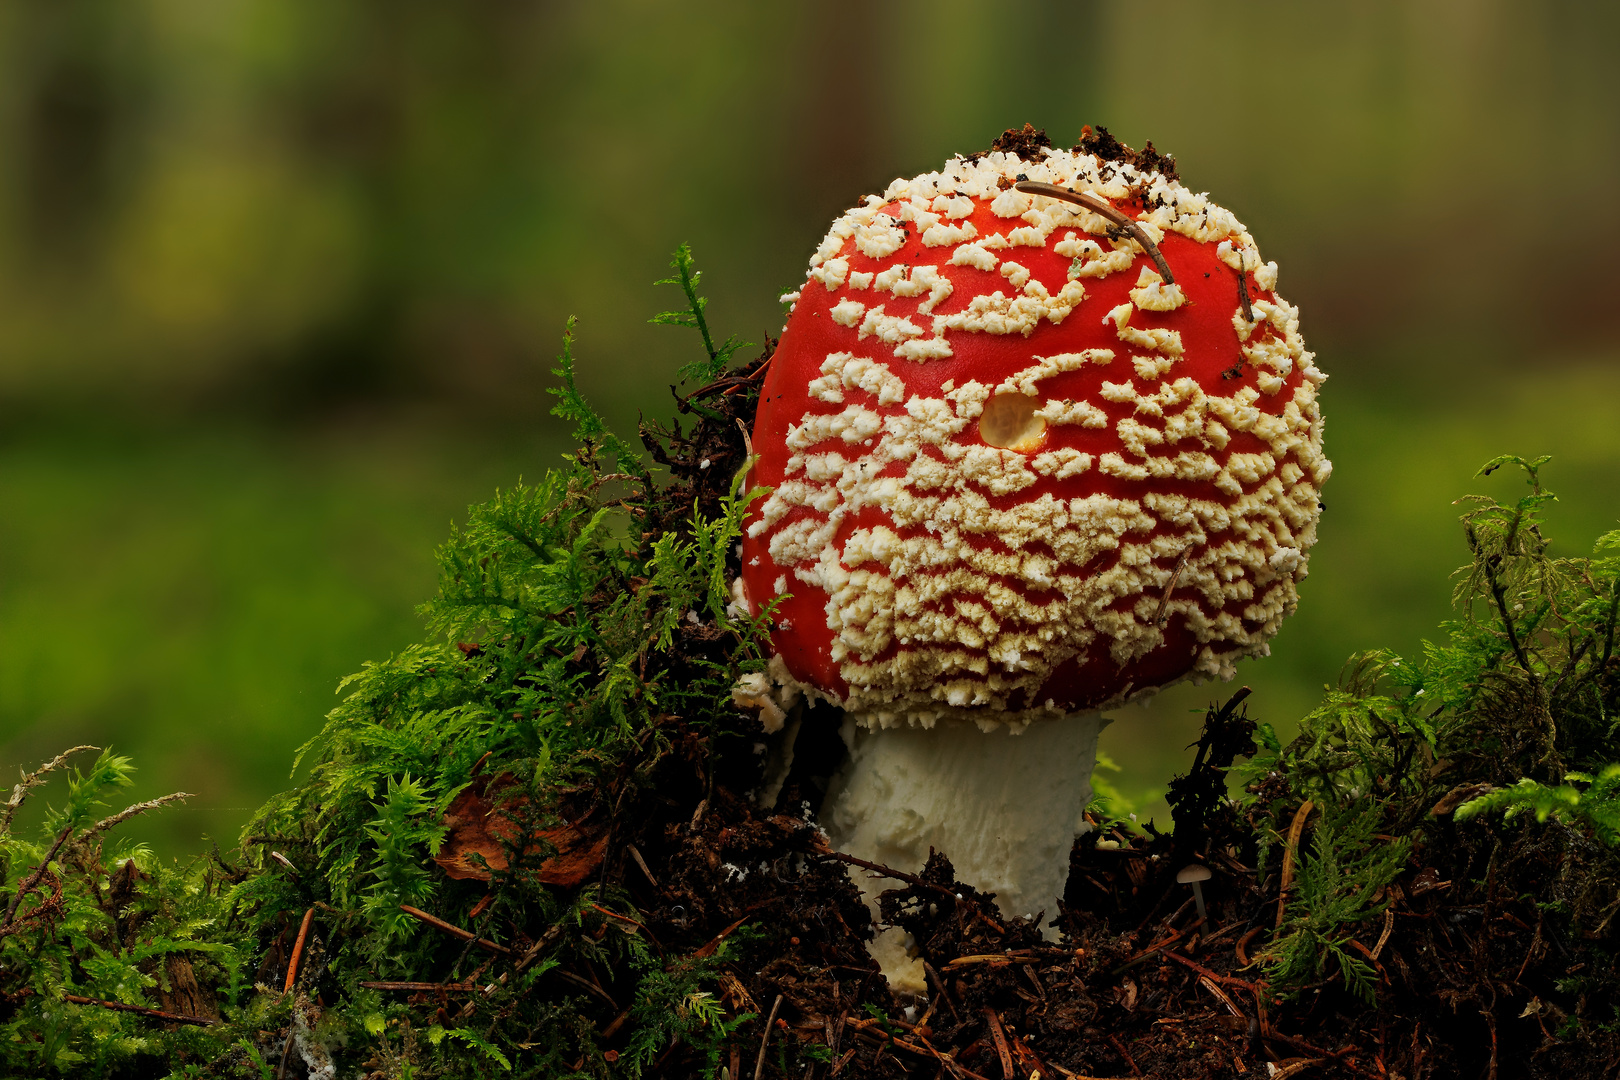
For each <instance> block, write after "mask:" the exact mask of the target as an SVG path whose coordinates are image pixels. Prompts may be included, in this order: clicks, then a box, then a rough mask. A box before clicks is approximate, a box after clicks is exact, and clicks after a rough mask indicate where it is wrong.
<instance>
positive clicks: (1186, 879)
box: [1176, 863, 1210, 922]
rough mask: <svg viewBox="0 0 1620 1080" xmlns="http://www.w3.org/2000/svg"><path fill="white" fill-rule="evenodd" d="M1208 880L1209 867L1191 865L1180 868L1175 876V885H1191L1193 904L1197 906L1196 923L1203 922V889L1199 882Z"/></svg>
mask: <svg viewBox="0 0 1620 1080" xmlns="http://www.w3.org/2000/svg"><path fill="white" fill-rule="evenodd" d="M1209 879H1210V872H1209V867H1207V866H1199V865H1198V864H1197V863H1191V864H1189V865H1188V866H1185V867H1183V868H1182V870H1181V872H1180V873H1178V874H1177V875H1176V884H1178V885H1191V886H1192V890H1193V903H1195V904H1197V905H1198V921H1199V922H1203V921H1204V914H1205V913H1204V887H1203V885H1202V884H1200V883H1201V882H1205V881H1208V880H1209Z"/></svg>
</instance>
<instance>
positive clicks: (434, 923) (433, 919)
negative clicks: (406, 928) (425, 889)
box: [399, 904, 512, 956]
mask: <svg viewBox="0 0 1620 1080" xmlns="http://www.w3.org/2000/svg"><path fill="white" fill-rule="evenodd" d="M399 910H401V911H403V912H404V913H405V914H407V915H409V916H410V917H411V918H413V919H415V920H417V921H418V922H423V923H426V924H427V925H429V926H431V927H433V929H435V930H439V931H442V932H444V933H446V934H449V935H450V936H451V937H453V938H459V939H460V940H462V941H468V942H471V943H472V944H474V945H476V946H478V947H479V948H480V949H485V950H488V951H489V952H494V953H500V954H502V955H503V956H511V955H512V950H511V949H508V948H507V947H506V946H505V945H497V944H496V943H495V942H493V941H488V940H486V939H484V938H481V937H479V936H478V935H477V934H472V933H468V932H467V931H466V930H463V929H462V928H461V927H459V926H456V925H454V924H453V923H447V922H445V921H444V920H443V919H441V918H438V917H437V916H434V915H429V914H428V913H427V912H425V911H423V910H422V909H421V908H414V907H411V905H409V904H401V905H399Z"/></svg>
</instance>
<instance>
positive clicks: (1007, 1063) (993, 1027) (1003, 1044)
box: [984, 1008, 1017, 1080]
mask: <svg viewBox="0 0 1620 1080" xmlns="http://www.w3.org/2000/svg"><path fill="white" fill-rule="evenodd" d="M984 1022H985V1023H986V1024H988V1025H989V1026H990V1038H992V1039H994V1040H995V1044H996V1053H997V1054H998V1055H1000V1057H1001V1073H1002V1075H1003V1076H1004V1077H1005V1078H1006V1080H1013V1078H1014V1077H1015V1076H1016V1075H1017V1072H1016V1071H1015V1070H1014V1069H1013V1059H1012V1051H1011V1050H1009V1049H1007V1035H1006V1033H1005V1032H1003V1031H1002V1030H1001V1017H999V1016H997V1015H996V1010H994V1009H989V1008H987V1009H985V1010H984Z"/></svg>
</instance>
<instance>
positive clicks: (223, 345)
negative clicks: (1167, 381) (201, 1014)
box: [0, 0, 1620, 854]
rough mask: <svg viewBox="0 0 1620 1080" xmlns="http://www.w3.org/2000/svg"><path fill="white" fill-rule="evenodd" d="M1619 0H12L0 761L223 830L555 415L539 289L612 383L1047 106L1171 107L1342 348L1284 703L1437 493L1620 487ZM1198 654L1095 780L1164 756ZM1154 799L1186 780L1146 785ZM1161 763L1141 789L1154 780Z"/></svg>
mask: <svg viewBox="0 0 1620 1080" xmlns="http://www.w3.org/2000/svg"><path fill="white" fill-rule="evenodd" d="M1617 31H1620V8H1617V7H1616V6H1615V5H1612V4H1600V3H1573V2H1555V0H1545V2H1541V3H1524V2H1519V3H1509V2H1507V0H1370V2H1367V3H1362V4H1355V5H1318V4H1312V5H1303V4H1297V3H1292V2H1281V0H1279V2H1271V3H1238V4H1222V5H1193V4H1176V3H1169V4H1151V5H1148V4H1124V3H1118V4H1113V3H1107V4H1092V3H1075V2H1069V3H1058V2H1034V0H1021V2H1003V3H1000V4H994V5H986V4H982V3H965V2H959V0H936V2H933V3H898V2H896V3H871V4H856V3H852V2H846V0H836V2H828V0H823V2H819V3H814V4H799V5H787V4H759V3H746V2H742V0H733V2H715V3H684V4H675V3H669V2H654V0H641V2H633V0H596V2H594V3H577V2H575V3H521V2H517V0H499V2H498V0H468V2H465V3H460V4H442V3H430V2H427V0H386V2H385V0H51V2H48V3H47V2H24V0H0V770H3V771H4V774H5V775H11V774H12V770H13V769H14V768H15V767H16V766H17V765H20V764H32V763H36V762H38V761H39V760H40V759H41V758H43V757H45V756H48V755H49V754H51V753H54V752H55V751H56V750H58V749H60V748H62V747H64V746H66V745H69V744H72V743H75V742H91V743H97V744H103V745H105V744H107V743H111V744H112V745H113V746H114V747H116V748H117V749H119V750H120V751H122V752H125V753H130V754H133V755H135V757H136V759H137V761H138V763H139V764H140V765H141V768H142V771H141V773H140V778H141V779H140V785H139V788H138V790H137V791H134V792H132V793H131V795H132V797H148V796H151V795H155V794H159V793H161V792H163V791H169V790H173V789H175V788H183V789H185V790H188V791H192V792H196V793H198V796H199V797H198V798H197V799H195V800H193V802H192V804H191V805H190V806H189V807H187V808H185V809H182V810H171V811H167V812H166V813H165V814H164V815H163V816H161V817H159V818H156V819H154V820H152V821H150V822H145V823H142V824H141V825H140V826H139V827H138V828H137V829H136V830H135V831H136V833H137V834H138V835H141V836H144V837H146V838H148V839H150V840H152V841H153V842H155V843H157V844H159V845H160V847H161V848H162V849H163V850H166V851H171V852H174V853H176V854H179V853H184V852H189V851H192V850H195V849H196V848H197V845H198V839H197V838H198V836H199V835H200V834H203V833H208V834H211V835H214V836H216V837H219V838H220V839H221V840H223V841H231V840H233V839H234V836H235V831H236V829H237V827H238V826H239V824H240V823H241V822H242V821H243V820H244V818H245V817H246V814H247V810H248V808H249V807H252V806H254V805H256V804H257V803H258V802H259V801H260V800H261V799H262V798H264V797H265V796H266V795H268V794H269V793H271V792H273V791H275V790H277V789H278V788H280V787H281V786H283V785H285V783H286V781H287V770H288V768H289V766H290V763H291V758H292V753H293V750H294V748H295V747H296V746H297V745H298V744H299V743H301V742H302V741H303V740H304V739H306V738H307V737H308V736H309V735H310V734H312V733H313V732H314V731H315V730H316V729H317V727H318V726H319V724H320V722H321V717H322V715H323V714H324V713H325V712H326V710H328V709H329V708H330V707H331V706H332V705H333V703H334V698H333V696H332V691H333V689H334V687H335V686H336V684H337V681H338V679H339V678H340V677H341V676H343V675H344V674H346V673H348V672H350V671H353V670H354V669H356V668H357V667H358V665H359V664H360V663H361V662H362V661H364V660H366V659H368V658H376V657H382V656H385V655H387V654H388V653H390V652H392V651H394V650H396V649H398V648H400V647H401V646H403V645H405V644H407V643H408V642H410V641H411V640H413V639H415V638H416V637H418V636H419V635H420V626H419V624H418V622H417V619H416V617H415V615H414V614H413V607H414V606H415V605H416V604H417V603H418V602H420V601H421V600H423V599H425V598H426V597H427V596H428V595H429V594H430V592H431V591H432V589H433V587H434V583H435V573H434V568H433V563H432V559H431V551H432V548H433V546H434V545H435V544H436V543H437V542H438V541H439V540H440V539H442V538H443V537H444V535H445V534H446V531H447V528H448V525H449V523H450V521H451V520H452V519H453V518H455V517H456V516H457V515H458V514H459V513H460V512H461V511H462V510H463V509H464V508H465V506H466V505H467V504H469V503H472V502H475V501H480V500H482V499H484V498H485V497H487V495H488V494H489V493H490V492H491V490H492V489H493V488H494V487H495V486H496V485H497V484H506V483H510V482H511V481H513V480H514V479H516V478H517V477H518V476H519V475H521V474H527V475H529V476H531V477H532V476H534V475H536V474H538V473H539V472H541V471H542V470H544V469H545V468H546V467H548V465H549V464H550V463H551V462H552V461H554V460H555V456H556V454H557V453H558V452H559V451H560V450H562V449H564V448H565V443H564V441H563V433H562V432H560V431H559V430H558V429H557V427H556V425H555V423H554V422H553V421H552V420H551V419H550V418H549V417H547V416H546V415H545V409H546V406H547V400H548V399H546V398H545V396H544V392H543V391H544V388H545V386H546V385H547V384H548V382H549V376H548V374H547V369H548V367H549V366H550V362H551V358H552V356H553V354H554V353H555V351H556V346H557V340H558V337H559V334H560V331H561V328H562V323H563V320H564V318H565V317H566V316H567V315H568V314H570V313H575V314H578V315H579V316H580V317H581V323H580V331H579V332H580V346H579V356H580V363H581V373H580V381H581V383H582V384H583V385H584V387H585V389H586V390H587V392H588V393H589V394H590V395H591V396H592V397H593V398H594V399H595V401H596V402H597V403H598V404H599V406H600V407H601V408H602V410H603V411H604V412H605V413H606V414H607V415H608V416H609V417H610V419H611V420H612V421H613V422H614V424H615V426H616V427H618V428H619V429H620V430H621V431H624V432H626V433H628V432H630V431H632V430H633V425H634V422H635V418H636V415H637V413H638V411H644V412H646V413H648V414H651V415H659V414H662V413H663V412H665V411H666V402H667V400H668V397H667V394H668V391H667V390H666V388H665V387H666V384H667V383H668V381H669V380H670V378H671V372H672V370H673V367H674V365H675V364H676V363H678V362H680V361H683V360H685V359H689V358H690V347H691V343H690V342H689V341H687V340H685V338H684V337H683V336H682V335H681V333H680V332H678V331H671V330H667V329H661V328H656V327H651V326H649V325H648V324H647V318H648V317H649V316H650V315H651V313H652V312H653V311H655V310H658V309H660V307H662V306H666V305H667V304H668V303H669V302H670V300H669V298H668V297H665V296H660V295H658V291H657V290H655V289H654V288H653V287H652V285H651V282H652V281H653V279H654V278H655V277H658V276H661V273H662V271H663V269H664V264H665V261H666V260H667V258H668V253H669V251H670V250H671V249H672V248H673V247H674V246H675V245H676V244H677V243H679V242H680V241H682V240H688V241H690V242H691V243H692V244H693V246H694V248H695V249H696V252H697V255H698V258H699V261H700V265H702V266H703V267H704V268H705V269H706V270H707V276H706V278H705V286H706V288H707V291H708V292H709V293H710V295H711V296H712V297H713V302H712V304H711V306H710V308H709V312H710V315H711V318H712V320H713V321H714V322H715V323H716V324H718V325H719V326H720V327H721V328H722V330H723V332H730V331H737V332H739V333H742V334H744V335H745V336H747V337H749V338H750V339H751V340H755V341H758V340H760V339H761V337H762V335H764V334H767V333H771V332H774V331H775V329H776V328H777V327H778V326H779V325H780V314H779V310H780V309H779V307H778V305H777V303H776V299H775V298H776V295H777V294H778V293H779V292H781V291H783V289H784V288H785V287H788V286H790V285H791V284H792V283H794V282H796V281H798V280H799V279H800V278H801V277H802V274H803V271H804V266H805V260H806V258H807V257H808V255H809V253H810V251H811V250H812V248H813V247H814V244H815V242H816V241H817V240H818V239H819V238H820V236H821V235H822V233H823V231H824V229H825V227H826V224H827V222H828V221H829V220H830V219H831V217H832V216H833V215H834V214H835V213H836V212H838V211H839V210H840V209H842V208H843V207H844V206H846V205H847V204H849V203H851V202H853V201H854V200H855V198H856V197H857V196H859V195H861V194H863V193H865V192H868V191H872V190H880V189H881V188H882V187H883V185H884V184H885V183H886V182H887V181H888V180H889V179H891V178H893V177H895V176H899V175H912V174H914V173H916V172H919V171H922V170H924V169H928V168H934V167H937V166H939V164H940V163H941V162H942V161H943V160H944V159H945V157H946V156H947V155H949V154H950V153H951V152H953V151H967V150H974V149H982V148H984V147H985V146H987V145H988V143H989V141H990V140H991V139H992V138H994V136H995V135H996V134H997V133H998V132H999V131H1000V130H1001V129H1002V128H1004V127H1008V126H1013V125H1018V124H1022V123H1023V122H1024V121H1030V122H1033V123H1034V124H1036V125H1037V126H1040V127H1044V128H1046V129H1047V130H1048V131H1049V132H1050V133H1051V134H1052V136H1053V138H1054V139H1055V140H1056V141H1058V142H1060V143H1064V144H1067V143H1068V142H1071V141H1072V140H1074V139H1075V137H1076V136H1077V135H1078V133H1079V131H1080V127H1081V125H1082V124H1085V123H1092V124H1097V123H1101V124H1105V125H1107V126H1108V127H1110V129H1111V130H1112V131H1113V132H1114V133H1115V134H1116V135H1118V136H1120V137H1121V138H1123V139H1124V140H1125V141H1127V142H1129V143H1131V144H1133V145H1140V144H1141V143H1142V142H1143V141H1145V140H1146V139H1149V138H1151V139H1152V140H1153V141H1154V143H1155V145H1156V146H1157V147H1159V148H1160V149H1161V150H1165V151H1169V152H1172V153H1174V154H1175V155H1176V157H1177V159H1178V161H1179V163H1180V166H1181V171H1182V175H1183V177H1184V179H1185V181H1186V183H1187V184H1188V185H1189V186H1191V187H1194V188H1196V189H1199V190H1208V191H1211V192H1213V193H1214V194H1215V195H1216V197H1217V198H1218V199H1219V200H1220V201H1221V202H1223V203H1225V204H1226V205H1228V206H1231V207H1232V208H1233V209H1235V210H1236V211H1237V212H1238V214H1239V215H1240V216H1241V217H1242V218H1243V219H1244V220H1245V221H1246V222H1247V223H1248V225H1249V226H1250V228H1251V230H1252V231H1253V232H1254V234H1255V235H1256V236H1257V237H1258V238H1259V240H1260V243H1261V246H1262V250H1263V251H1264V252H1265V254H1266V256H1267V257H1268V258H1276V259H1277V260H1278V261H1279V262H1280V263H1281V265H1282V279H1281V289H1282V291H1283V293H1284V294H1285V295H1286V296H1288V297H1289V298H1290V299H1291V300H1293V301H1294V302H1295V303H1298V304H1299V305H1300V306H1301V307H1302V309H1303V312H1304V328H1305V332H1306V337H1307V340H1308V342H1309V343H1310V345H1311V346H1312V347H1313V348H1314V349H1316V350H1317V351H1318V353H1319V354H1320V364H1321V366H1322V367H1323V368H1324V369H1325V370H1327V371H1328V372H1330V373H1331V375H1332V380H1331V381H1330V382H1329V383H1328V385H1327V387H1326V389H1325V392H1324V393H1325V408H1326V411H1327V415H1328V439H1329V451H1330V453H1331V456H1332V457H1333V459H1334V461H1335V463H1336V465H1337V471H1336V473H1335V476H1334V478H1333V480H1332V481H1331V483H1330V484H1329V486H1328V487H1327V489H1326V492H1325V500H1326V503H1327V506H1328V509H1327V512H1326V514H1325V517H1324V520H1323V522H1322V541H1321V543H1320V545H1319V547H1318V548H1317V550H1316V552H1315V554H1314V557H1313V560H1312V564H1311V571H1312V573H1311V578H1310V581H1309V582H1308V583H1306V585H1305V586H1304V588H1303V596H1304V599H1303V603H1302V605H1301V608H1300V611H1299V613H1298V614H1297V615H1296V616H1295V617H1294V618H1293V619H1292V621H1291V622H1290V623H1289V624H1288V625H1287V626H1286V627H1285V629H1284V630H1283V632H1282V634H1281V636H1280V637H1279V638H1278V639H1277V641H1276V643H1275V650H1274V656H1273V657H1272V658H1271V659H1269V660H1267V661H1264V662H1257V663H1252V664H1250V665H1248V666H1247V668H1246V669H1245V670H1244V671H1243V673H1242V679H1243V681H1245V682H1248V683H1251V684H1252V685H1254V686H1255V688H1256V691H1257V693H1256V696H1255V697H1254V699H1253V709H1252V711H1253V712H1254V713H1256V714H1257V715H1259V716H1261V717H1263V718H1265V719H1268V720H1271V721H1273V722H1274V723H1276V724H1278V726H1279V727H1283V728H1286V727H1288V726H1289V725H1291V723H1292V722H1293V721H1294V720H1295V719H1296V718H1297V717H1298V716H1299V715H1300V714H1301V713H1302V712H1303V711H1304V710H1306V709H1307V708H1309V706H1310V704H1311V703H1312V701H1313V700H1314V696H1315V694H1316V693H1317V692H1318V691H1319V690H1320V688H1321V685H1322V684H1323V683H1324V682H1327V681H1331V680H1333V679H1334V678H1335V677H1336V676H1337V673H1338V671H1339V668H1340V665H1341V664H1342V663H1343V661H1344V659H1345V657H1346V655H1347V654H1348V653H1350V652H1351V651H1353V650H1356V649H1361V648H1367V647H1372V646H1390V647H1394V648H1397V649H1402V650H1407V649H1412V648H1414V647H1415V646H1416V645H1417V643H1418V641H1419V640H1420V638H1421V637H1422V636H1424V635H1425V634H1432V632H1433V627H1434V626H1435V624H1436V622H1437V621H1438V620H1439V619H1441V618H1443V617H1444V616H1445V615H1446V612H1447V598H1448V594H1449V582H1448V579H1447V573H1448V571H1449V570H1450V569H1452V568H1453V567H1454V566H1455V565H1456V564H1458V563H1459V562H1460V561H1461V560H1462V557H1463V549H1462V545H1461V542H1460V535H1459V532H1458V530H1457V528H1456V526H1455V516H1456V513H1457V510H1456V508H1455V507H1453V506H1452V505H1451V501H1452V500H1453V499H1455V498H1457V497H1458V496H1459V495H1462V494H1464V493H1465V492H1468V491H1474V490H1488V491H1491V492H1492V493H1494V494H1498V495H1504V496H1506V495H1510V494H1513V493H1514V490H1515V486H1516V485H1517V483H1518V481H1517V480H1515V479H1513V478H1504V477H1501V476H1498V477H1493V478H1491V479H1490V480H1487V481H1475V480H1472V479H1471V476H1472V474H1473V471H1474V469H1475V468H1476V467H1477V466H1478V464H1479V463H1480V462H1482V461H1483V460H1485V459H1486V458H1487V457H1489V456H1491V455H1493V454H1495V453H1498V452H1506V451H1516V452H1522V453H1525V454H1535V453H1551V454H1554V455H1556V461H1555V462H1554V465H1553V466H1552V468H1551V469H1550V471H1549V474H1548V475H1549V479H1550V483H1551V485H1552V486H1553V487H1554V488H1555V489H1557V490H1559V491H1561V492H1562V493H1564V499H1563V501H1562V502H1561V503H1559V504H1558V506H1557V507H1556V508H1555V509H1554V511H1553V514H1552V518H1553V525H1554V527H1553V534H1554V536H1555V538H1556V539H1557V540H1558V542H1559V546H1560V548H1561V549H1562V550H1563V551H1564V552H1565V553H1574V552H1579V551H1582V550H1585V549H1587V548H1589V546H1590V544H1591V542H1592V540H1593V538H1594V537H1595V536H1596V535H1597V534H1598V533H1599V532H1601V531H1602V530H1604V529H1606V528H1611V527H1614V525H1615V519H1616V518H1617V517H1620V333H1617V332H1616V330H1615V328H1614V318H1615V313H1616V310H1617V308H1620V303H1617V299H1616V298H1617V296H1620V269H1617V267H1620V262H1617V260H1616V259H1615V257H1614V256H1613V250H1614V248H1615V246H1616V245H1617V243H1620V200H1617V199H1616V198H1614V193H1615V191H1617V190H1620V64H1616V63H1614V61H1613V50H1614V46H1615V43H1616V41H1617V40H1620V33H1617ZM1209 696H1210V689H1209V688H1203V689H1193V688H1190V687H1189V688H1184V689H1181V690H1177V691H1174V692H1172V693H1169V694H1166V695H1164V696H1162V697H1161V698H1160V699H1159V700H1158V701H1157V702H1155V703H1154V704H1153V705H1152V707H1151V708H1149V709H1146V710H1143V709H1138V708H1131V709H1126V710H1123V711H1122V712H1121V713H1120V714H1119V718H1118V720H1117V722H1116V723H1115V724H1114V725H1113V727H1112V728H1111V729H1110V730H1109V732H1108V733H1107V734H1106V735H1105V749H1106V750H1107V751H1108V752H1110V753H1111V754H1112V755H1113V756H1114V758H1115V759H1116V760H1118V761H1119V762H1120V764H1121V765H1122V766H1123V768H1124V772H1123V773H1122V774H1121V775H1119V776H1118V777H1116V782H1117V783H1118V784H1119V785H1120V787H1121V788H1122V789H1124V790H1125V791H1126V793H1127V794H1133V795H1137V796H1142V797H1144V798H1146V797H1147V795H1146V793H1149V792H1150V791H1151V790H1152V789H1156V788H1158V787H1160V786H1162V783H1163V780H1164V779H1165V778H1166V777H1167V776H1168V775H1169V773H1170V772H1171V771H1172V770H1174V769H1176V768H1178V767H1180V766H1181V765H1182V763H1183V762H1184V761H1185V755H1183V753H1182V751H1181V747H1182V746H1183V745H1184V744H1185V743H1187V742H1188V741H1189V740H1190V738H1191V737H1192V734H1193V732H1194V731H1195V730H1196V718H1195V717H1193V716H1191V715H1190V714H1189V713H1188V711H1187V710H1188V709H1190V708H1193V707H1196V706H1198V705H1200V704H1201V703H1203V702H1205V701H1207V700H1208V698H1209ZM1156 805H1157V806H1158V807H1159V809H1158V811H1157V812H1158V816H1159V818H1160V820H1161V821H1162V820H1163V819H1164V814H1163V810H1162V803H1159V804H1156ZM1148 809H1149V810H1151V809H1152V805H1148Z"/></svg>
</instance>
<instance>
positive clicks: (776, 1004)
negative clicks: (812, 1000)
mask: <svg viewBox="0 0 1620 1080" xmlns="http://www.w3.org/2000/svg"><path fill="white" fill-rule="evenodd" d="M781 1007H782V995H781V994H777V995H776V1000H775V1001H773V1002H772V1003H771V1015H770V1018H769V1019H768V1020H766V1021H765V1034H763V1035H761V1036H760V1037H759V1056H758V1057H756V1058H755V1059H754V1080H759V1076H760V1073H762V1072H764V1071H765V1048H766V1047H767V1046H769V1045H770V1044H771V1028H773V1027H775V1026H776V1013H777V1010H779V1009H780V1008H781Z"/></svg>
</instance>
